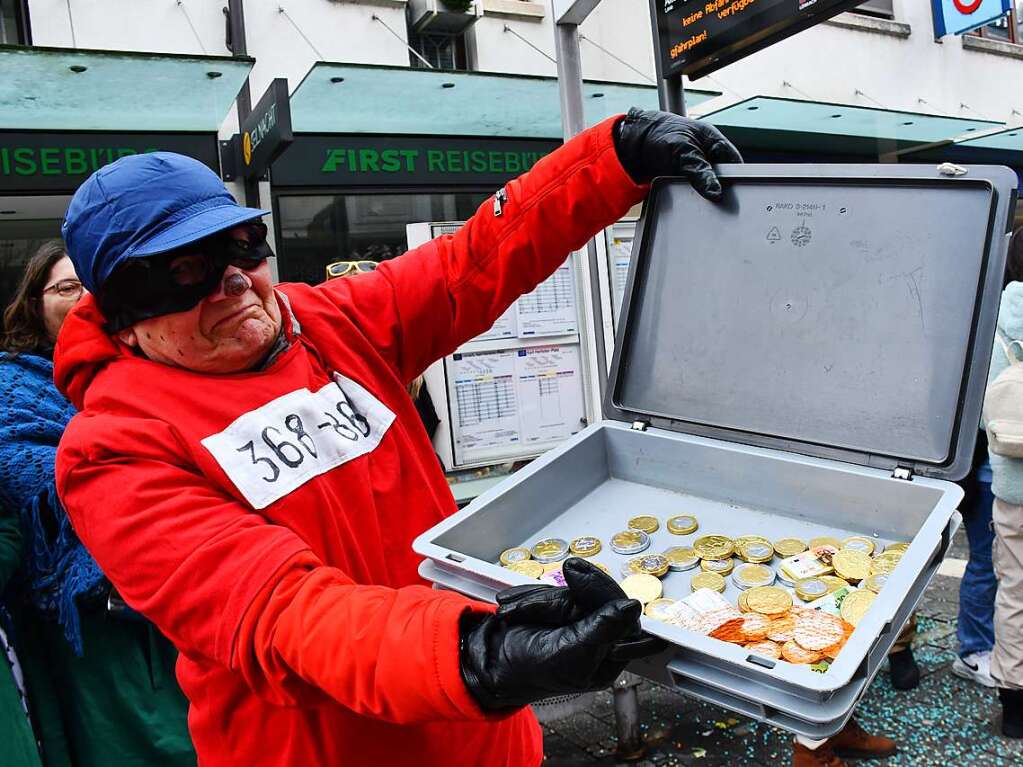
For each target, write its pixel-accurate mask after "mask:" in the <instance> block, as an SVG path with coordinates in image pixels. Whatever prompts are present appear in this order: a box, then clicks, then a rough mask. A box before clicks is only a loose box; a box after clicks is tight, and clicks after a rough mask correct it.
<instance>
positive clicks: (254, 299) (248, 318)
mask: <svg viewBox="0 0 1023 767" xmlns="http://www.w3.org/2000/svg"><path fill="white" fill-rule="evenodd" d="M231 234H232V236H235V237H238V238H244V237H246V236H247V233H246V230H245V228H244V227H239V228H238V229H236V230H232V231H231ZM189 258H191V257H190V256H182V257H181V258H180V259H175V261H173V262H171V269H172V271H174V270H180V271H182V272H187V271H188V270H189V269H190V268H191V267H192V265H191V264H190V263H189V262H188V259H189ZM178 261H180V262H181V263H178ZM280 329H281V312H280V307H279V306H278V305H277V299H276V297H275V296H274V291H273V282H272V278H271V275H270V264H269V263H268V262H267V261H265V260H264V261H261V262H260V263H259V266H257V267H256V268H254V269H251V270H245V269H241V268H239V267H237V266H228V267H227V271H225V272H224V276H223V278H222V279H221V280H220V284H219V285H218V286H217V287H216V289H215V290H214V291H213V293H211V294H210V295H208V296H207V297H206V298H204V299H203V300H202V301H200V302H199V303H198V304H197V305H196V306H195V307H193V308H191V309H189V310H188V311H184V312H175V313H174V314H165V315H162V316H160V317H152V318H150V319H147V320H142V321H140V322H136V323H135V324H134V325H132V326H131V327H130V328H128V329H126V330H122V331H120V332H119V333H118V334H117V335H118V337H119V338H120V339H121V340H122V341H123V342H124V343H126V344H128V345H129V346H132V347H136V348H138V349H139V350H140V351H141V352H142V353H143V354H144V355H145V356H146V357H148V358H149V359H151V360H154V361H156V362H162V363H163V364H165V365H172V366H174V367H180V368H185V369H187V370H194V371H197V372H200V373H220V374H223V373H240V372H243V371H245V370H251V369H252V368H254V367H255V366H256V365H258V364H259V363H260V362H261V361H262V360H263V359H264V358H265V357H266V355H267V353H268V352H269V351H270V347H271V346H273V343H274V340H275V339H276V338H277V334H278V333H279V332H280Z"/></svg>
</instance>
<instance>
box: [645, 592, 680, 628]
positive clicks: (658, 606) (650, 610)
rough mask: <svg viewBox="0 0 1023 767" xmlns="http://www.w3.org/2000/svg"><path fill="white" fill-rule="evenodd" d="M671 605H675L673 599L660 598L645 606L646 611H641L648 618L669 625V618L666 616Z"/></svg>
mask: <svg viewBox="0 0 1023 767" xmlns="http://www.w3.org/2000/svg"><path fill="white" fill-rule="evenodd" d="M673 604H675V600H674V599H667V598H666V597H661V598H660V599H655V600H653V601H652V602H650V603H649V604H648V605H647V606H646V609H645V610H644V611H643V613H644V614H645V615H646V616H647V617H648V618H653V619H654V620H657V621H664V622H665V623H669V622H670V621H671V616H670V615H669V614H668V609H669V608H670V607H671V606H672V605H673Z"/></svg>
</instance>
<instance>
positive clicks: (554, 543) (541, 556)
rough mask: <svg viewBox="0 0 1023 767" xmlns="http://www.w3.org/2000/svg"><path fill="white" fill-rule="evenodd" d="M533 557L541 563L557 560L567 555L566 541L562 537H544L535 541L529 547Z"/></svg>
mask: <svg viewBox="0 0 1023 767" xmlns="http://www.w3.org/2000/svg"><path fill="white" fill-rule="evenodd" d="M530 553H531V554H532V555H533V559H535V560H536V561H537V562H539V563H540V564H542V565H545V564H547V563H548V562H559V561H561V560H562V559H564V558H565V557H567V556H568V541H565V540H563V539H562V538H544V539H543V540H542V541H537V542H536V543H534V544H533V548H532V549H530Z"/></svg>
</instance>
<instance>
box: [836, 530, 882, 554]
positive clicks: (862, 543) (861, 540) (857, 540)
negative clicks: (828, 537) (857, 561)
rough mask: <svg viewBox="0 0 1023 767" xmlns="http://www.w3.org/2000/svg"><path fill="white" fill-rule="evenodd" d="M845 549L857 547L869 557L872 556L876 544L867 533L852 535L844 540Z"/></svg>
mask: <svg viewBox="0 0 1023 767" xmlns="http://www.w3.org/2000/svg"><path fill="white" fill-rule="evenodd" d="M842 548H843V549H855V550H856V551H862V552H863V553H864V554H866V555H867V556H868V557H869V556H872V555H873V553H874V549H875V548H876V545H875V544H874V542H873V541H872V540H870V538H867V537H866V536H865V535H852V536H850V537H848V538H846V539H845V540H844V541H842Z"/></svg>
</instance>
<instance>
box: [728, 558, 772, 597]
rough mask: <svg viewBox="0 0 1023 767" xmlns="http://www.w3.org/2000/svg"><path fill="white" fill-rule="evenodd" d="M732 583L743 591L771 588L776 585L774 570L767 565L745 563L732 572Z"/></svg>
mask: <svg viewBox="0 0 1023 767" xmlns="http://www.w3.org/2000/svg"><path fill="white" fill-rule="evenodd" d="M732 583H734V584H735V585H736V586H738V587H739V588H740V589H741V590H743V591H745V590H746V589H752V588H756V587H757V586H770V585H771V584H772V583H774V570H772V569H771V568H770V567H768V566H767V565H757V564H749V563H743V564H741V565H739V566H738V567H736V568H735V570H734V571H732Z"/></svg>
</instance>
